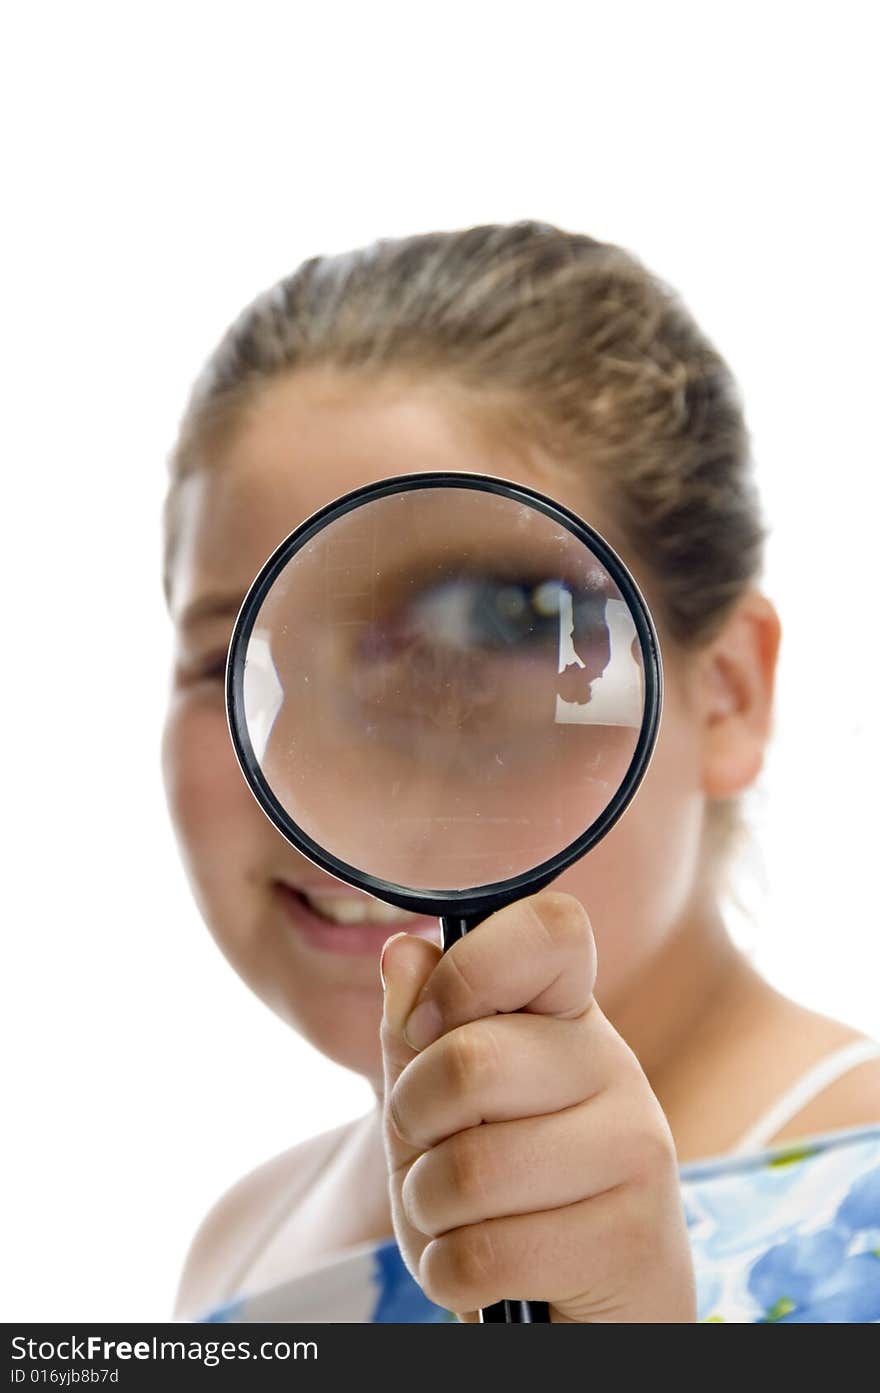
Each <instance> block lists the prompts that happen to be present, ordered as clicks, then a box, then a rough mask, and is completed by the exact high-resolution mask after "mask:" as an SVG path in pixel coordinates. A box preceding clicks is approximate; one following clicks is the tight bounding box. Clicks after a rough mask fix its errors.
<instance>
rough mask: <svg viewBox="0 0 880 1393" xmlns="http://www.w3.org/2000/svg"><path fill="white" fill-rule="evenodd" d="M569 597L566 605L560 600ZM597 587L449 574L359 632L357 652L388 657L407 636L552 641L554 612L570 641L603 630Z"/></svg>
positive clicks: (473, 646) (445, 642) (460, 642)
mask: <svg viewBox="0 0 880 1393" xmlns="http://www.w3.org/2000/svg"><path fill="white" fill-rule="evenodd" d="M567 597H571V608H570V610H569V608H568V605H567V603H566V601H567ZM607 598H608V597H607V595H606V594H604V593H603V592H601V591H588V590H578V589H576V588H572V587H570V586H568V585H567V584H566V582H564V581H562V580H558V579H555V578H547V577H546V576H541V577H535V578H533V577H523V578H514V579H511V578H509V577H494V576H461V575H459V576H453V577H450V578H449V579H447V580H443V581H440V582H438V583H437V584H436V585H432V586H430V587H429V588H427V589H423V590H422V591H421V592H419V593H418V594H417V595H416V596H415V597H414V598H411V599H410V600H409V601H408V603H407V604H406V606H405V607H404V608H403V609H402V610H398V611H397V612H396V613H395V614H394V615H393V616H392V617H390V619H389V620H387V621H379V622H378V623H374V624H372V625H370V626H369V627H368V631H367V632H366V633H365V634H363V635H362V640H361V642H362V647H361V653H362V656H364V657H371V656H372V657H376V658H380V657H389V656H391V655H393V654H394V653H395V652H399V651H401V650H402V649H405V648H407V647H408V646H410V645H411V644H413V643H424V642H426V641H430V642H431V643H432V644H435V645H438V646H441V647H445V648H448V649H452V650H454V649H459V650H469V651H480V650H482V651H487V650H488V651H493V650H494V651H496V652H503V651H506V650H510V649H523V648H539V647H541V646H542V645H548V646H553V645H557V644H558V642H559V631H560V612H562V615H563V619H564V620H567V622H568V623H570V624H571V625H572V629H573V632H572V637H573V638H574V640H575V642H578V641H585V642H590V641H595V640H597V639H600V638H602V637H603V636H604V634H605V618H604V612H605V601H606V599H607Z"/></svg>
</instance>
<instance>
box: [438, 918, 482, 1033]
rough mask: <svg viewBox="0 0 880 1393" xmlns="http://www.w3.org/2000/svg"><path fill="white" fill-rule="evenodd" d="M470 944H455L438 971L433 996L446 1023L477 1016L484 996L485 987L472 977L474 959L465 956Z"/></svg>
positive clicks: (465, 940)
mask: <svg viewBox="0 0 880 1393" xmlns="http://www.w3.org/2000/svg"><path fill="white" fill-rule="evenodd" d="M466 944H467V937H465V938H463V939H461V940H460V941H459V942H458V943H455V944H453V946H452V947H451V948H450V950H449V952H448V953H444V955H443V957H442V958H441V960H440V965H439V967H438V968H437V969H436V981H435V982H434V984H433V992H434V996H435V998H436V1001H437V1005H438V1006H439V1007H440V1011H441V1013H442V1015H443V1017H444V1019H450V1020H457V1019H459V1018H462V1017H463V1018H465V1019H466V1018H467V1017H469V1016H471V1015H473V1014H474V1012H475V1010H476V1009H477V1008H478V1003H479V1001H480V998H481V995H482V991H483V985H484V984H483V983H482V982H481V981H479V980H474V978H473V977H472V976H471V968H470V962H469V958H470V955H469V954H468V953H462V952H461V949H462V948H463V947H464V946H465V945H466ZM468 946H471V945H468ZM441 968H442V971H441V970H440V969H441Z"/></svg>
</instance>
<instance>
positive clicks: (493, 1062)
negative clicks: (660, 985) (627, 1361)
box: [381, 890, 696, 1322]
mask: <svg viewBox="0 0 880 1393" xmlns="http://www.w3.org/2000/svg"><path fill="white" fill-rule="evenodd" d="M382 971H383V974H384V981H385V1010H384V1016H383V1020H382V1029H381V1040H382V1052H383V1059H384V1069H385V1094H384V1105H383V1137H384V1145H385V1154H386V1158H387V1162H388V1170H389V1177H390V1182H389V1184H390V1196H391V1213H392V1218H393V1222H394V1229H395V1233H396V1235H397V1241H398V1243H399V1246H400V1250H401V1253H402V1255H403V1259H404V1261H405V1263H406V1265H407V1267H408V1269H409V1271H410V1272H411V1273H412V1275H413V1277H414V1278H415V1279H416V1281H417V1282H418V1283H419V1285H420V1286H421V1287H422V1289H423V1290H424V1291H425V1293H426V1294H427V1296H428V1297H429V1298H430V1299H431V1300H432V1301H435V1302H436V1303H437V1304H438V1305H440V1306H444V1307H445V1308H446V1309H447V1310H450V1311H455V1312H456V1313H457V1314H458V1315H459V1316H460V1318H461V1319H462V1320H469V1321H474V1320H477V1319H478V1315H477V1312H478V1311H479V1310H480V1309H481V1308H483V1307H485V1306H490V1305H492V1304H493V1302H496V1301H501V1300H502V1299H504V1298H511V1299H518V1300H531V1301H547V1302H549V1303H550V1318H551V1320H553V1321H600V1322H607V1321H612V1322H618V1321H620V1322H645V1321H694V1320H695V1319H696V1302H695V1291H694V1274H693V1267H692V1264H691V1255H690V1246H689V1243H688V1237H687V1231H686V1227H685V1221H684V1214H683V1210H682V1203H681V1198H680V1193H679V1183H678V1170H677V1163H676V1155H675V1148H674V1145H673V1141H672V1136H671V1134H670V1131H669V1126H668V1124H667V1122H666V1118H665V1117H664V1115H663V1112H662V1110H661V1108H660V1104H659V1103H658V1102H657V1099H656V1098H655V1096H654V1094H653V1093H652V1091H651V1088H650V1085H649V1084H648V1080H647V1079H646V1077H645V1075H644V1073H643V1072H642V1069H641V1067H640V1065H639V1062H638V1060H637V1059H636V1057H635V1055H634V1054H633V1052H632V1050H631V1049H630V1048H629V1046H628V1045H627V1044H626V1043H625V1042H624V1040H623V1039H622V1038H621V1037H620V1036H619V1035H618V1034H617V1032H616V1030H614V1028H613V1027H612V1026H611V1024H610V1023H609V1022H608V1021H607V1020H606V1018H605V1017H604V1016H603V1014H602V1012H601V1010H600V1009H599V1007H598V1005H597V1004H596V1002H595V1001H594V1000H593V984H594V981H595V976H596V951H595V944H594V942H593V932H592V929H591V927H590V922H589V919H588V918H587V915H586V913H585V911H584V909H583V906H582V905H581V904H580V903H579V901H578V900H576V899H574V898H573V897H572V896H571V895H565V894H560V893H559V892H554V891H547V890H545V891H543V892H542V893H540V894H538V895H534V896H532V897H530V898H528V899H525V900H520V901H519V902H518V903H516V904H513V905H508V906H507V907H506V908H505V909H502V910H499V911H498V912H497V913H495V914H493V915H492V916H491V917H490V918H488V919H486V920H484V922H483V923H482V924H479V925H478V926H477V927H476V928H475V929H472V930H471V932H470V933H468V934H466V935H465V937H464V938H462V939H461V940H460V941H459V942H457V943H455V944H454V945H453V946H452V948H450V950H449V951H448V952H447V953H445V954H441V952H440V949H439V948H438V947H437V946H436V945H435V944H432V943H427V942H425V941H424V940H422V939H419V938H416V937H414V936H410V935H408V934H400V935H397V936H396V937H395V938H394V939H393V940H389V943H388V944H386V947H385V950H384V952H383V962H382ZM404 1027H406V1030H407V1034H406V1036H405V1035H404Z"/></svg>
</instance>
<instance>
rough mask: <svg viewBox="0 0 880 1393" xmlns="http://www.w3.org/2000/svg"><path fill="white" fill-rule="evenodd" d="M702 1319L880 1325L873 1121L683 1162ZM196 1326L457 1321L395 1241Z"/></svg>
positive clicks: (876, 1130) (878, 1185) (878, 1138)
mask: <svg viewBox="0 0 880 1393" xmlns="http://www.w3.org/2000/svg"><path fill="white" fill-rule="evenodd" d="M680 1175H681V1192H682V1200H683V1203H684V1211H685V1217H686V1220H687V1225H688V1232H689V1234H690V1239H691V1246H692V1251H693V1257H694V1268H695V1272H696V1279H697V1301H698V1309H697V1318H698V1320H700V1321H706V1322H718V1321H735V1322H746V1323H759V1324H768V1323H777V1322H780V1323H784V1322H788V1323H798V1324H804V1323H807V1324H809V1323H818V1322H825V1323H838V1322H845V1323H851V1322H857V1323H863V1322H880V1124H878V1125H876V1126H870V1127H854V1128H849V1129H848V1130H846V1131H836V1132H828V1133H825V1134H824V1135H822V1136H816V1137H810V1138H808V1139H807V1140H805V1141H803V1142H800V1143H798V1144H797V1145H796V1146H786V1147H775V1148H771V1149H767V1150H764V1151H759V1152H756V1153H754V1154H752V1155H745V1156H741V1155H732V1156H721V1157H718V1158H716V1159H714V1160H710V1161H698V1162H692V1163H690V1164H688V1165H683V1166H682V1167H681V1168H680ZM202 1320H203V1321H210V1322H214V1321H235V1322H239V1321H294V1322H295V1321H324V1322H328V1321H332V1322H337V1321H340V1322H344V1321H356V1322H364V1321H366V1322H370V1321H380V1322H398V1323H401V1322H403V1323H406V1324H412V1323H426V1322H438V1321H455V1320H456V1317H455V1315H453V1314H452V1312H450V1311H446V1310H444V1309H443V1308H442V1307H440V1306H436V1305H435V1304H434V1303H433V1302H432V1301H429V1300H428V1298H427V1297H426V1296H425V1294H424V1292H423V1291H422V1289H421V1287H419V1285H418V1284H417V1282H415V1281H414V1280H413V1278H412V1277H411V1276H410V1274H409V1272H408V1271H407V1269H406V1267H405V1266H404V1264H403V1259H402V1258H401V1256H400V1251H399V1249H398V1247H397V1244H396V1243H395V1241H394V1239H393V1238H391V1239H387V1240H385V1241H384V1242H381V1243H367V1244H362V1245H360V1246H359V1247H357V1248H350V1249H348V1250H347V1251H346V1252H344V1253H342V1254H340V1255H339V1256H338V1257H337V1258H334V1259H330V1260H328V1261H327V1262H325V1263H323V1264H321V1265H320V1266H319V1267H317V1268H316V1269H314V1270H313V1271H311V1272H308V1273H306V1274H304V1275H302V1276H299V1277H294V1278H292V1279H291V1280H290V1281H288V1282H284V1283H282V1284H280V1285H279V1286H275V1287H272V1288H270V1289H269V1290H266V1291H262V1292H255V1293H253V1294H251V1295H246V1296H244V1297H242V1298H241V1299H240V1300H237V1301H234V1302H232V1303H230V1304H229V1305H227V1306H223V1307H221V1308H219V1309H216V1310H213V1311H211V1312H208V1313H207V1314H206V1315H205V1316H203V1317H202Z"/></svg>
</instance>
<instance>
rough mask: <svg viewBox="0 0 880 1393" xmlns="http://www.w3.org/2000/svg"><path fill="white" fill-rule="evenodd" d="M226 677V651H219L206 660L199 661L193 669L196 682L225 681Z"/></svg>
mask: <svg viewBox="0 0 880 1393" xmlns="http://www.w3.org/2000/svg"><path fill="white" fill-rule="evenodd" d="M225 677H226V653H225V652H223V653H217V654H215V655H214V656H213V657H211V658H206V659H205V660H204V662H201V663H197V664H196V665H195V668H194V670H193V678H194V680H195V681H196V682H223V681H224V680H225Z"/></svg>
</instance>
